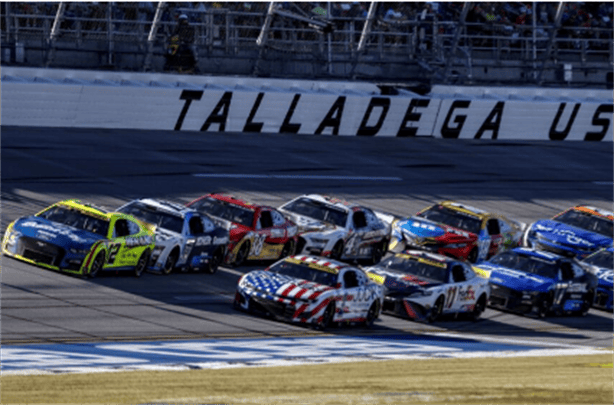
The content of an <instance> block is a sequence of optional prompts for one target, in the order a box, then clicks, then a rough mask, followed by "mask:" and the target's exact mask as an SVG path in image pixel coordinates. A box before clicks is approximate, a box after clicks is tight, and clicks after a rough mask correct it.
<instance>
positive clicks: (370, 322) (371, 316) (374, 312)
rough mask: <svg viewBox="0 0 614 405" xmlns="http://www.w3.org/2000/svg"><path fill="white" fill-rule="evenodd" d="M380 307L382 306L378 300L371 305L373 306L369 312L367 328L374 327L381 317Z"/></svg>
mask: <svg viewBox="0 0 614 405" xmlns="http://www.w3.org/2000/svg"><path fill="white" fill-rule="evenodd" d="M379 307H380V304H379V301H378V300H375V301H373V304H371V306H370V307H369V312H367V319H366V320H365V326H366V327H367V328H371V327H373V323H374V322H375V320H376V319H377V316H378V315H379Z"/></svg>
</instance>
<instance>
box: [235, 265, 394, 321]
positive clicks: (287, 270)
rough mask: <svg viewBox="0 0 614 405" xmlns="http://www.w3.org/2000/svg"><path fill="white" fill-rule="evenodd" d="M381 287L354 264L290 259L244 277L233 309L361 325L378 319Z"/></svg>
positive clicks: (381, 298)
mask: <svg viewBox="0 0 614 405" xmlns="http://www.w3.org/2000/svg"><path fill="white" fill-rule="evenodd" d="M383 299H384V293H383V287H382V286H380V285H378V284H376V283H375V282H373V281H371V280H370V279H369V277H367V274H366V273H365V272H364V271H363V270H361V269H359V268H357V267H354V266H350V265H348V264H345V263H342V262H339V261H336V260H331V259H324V258H322V257H315V256H304V255H301V256H299V255H297V256H290V257H287V258H284V259H282V260H280V261H278V262H276V263H275V264H273V265H271V266H270V267H268V268H267V269H266V270H255V271H251V272H249V273H247V274H245V275H243V276H242V277H241V278H240V280H239V283H238V285H237V291H236V294H235V300H234V306H235V308H237V309H242V310H245V311H248V312H260V313H264V314H265V315H268V316H271V317H273V318H275V319H278V320H282V321H286V322H294V323H301V324H307V325H311V326H314V327H316V328H319V329H326V328H327V327H328V326H330V325H331V324H332V323H337V322H347V323H350V322H352V323H364V324H365V325H366V326H371V325H372V324H373V322H374V321H375V320H376V319H377V318H378V317H379V315H380V312H381V308H382V302H383Z"/></svg>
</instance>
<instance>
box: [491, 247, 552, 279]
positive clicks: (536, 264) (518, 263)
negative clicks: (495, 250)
mask: <svg viewBox="0 0 614 405" xmlns="http://www.w3.org/2000/svg"><path fill="white" fill-rule="evenodd" d="M490 262H491V263H493V264H496V265H498V266H501V267H507V268H510V269H514V270H520V271H524V272H525V273H531V274H537V275H538V276H542V277H547V278H552V279H554V278H556V276H557V272H558V266H557V264H556V263H552V262H547V261H544V260H541V259H540V258H538V257H535V256H528V255H521V254H518V253H516V252H503V253H499V254H498V255H497V256H495V257H493V258H492V259H490Z"/></svg>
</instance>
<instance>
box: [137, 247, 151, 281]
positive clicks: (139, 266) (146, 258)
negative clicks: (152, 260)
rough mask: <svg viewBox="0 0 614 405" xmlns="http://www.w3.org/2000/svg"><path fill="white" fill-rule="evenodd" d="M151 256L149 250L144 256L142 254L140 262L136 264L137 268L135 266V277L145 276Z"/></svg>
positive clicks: (146, 250)
mask: <svg viewBox="0 0 614 405" xmlns="http://www.w3.org/2000/svg"><path fill="white" fill-rule="evenodd" d="M149 255H150V252H149V249H145V251H144V252H143V254H141V257H139V261H138V262H137V263H136V266H134V276H135V277H141V274H143V272H144V271H145V269H146V268H147V263H149Z"/></svg>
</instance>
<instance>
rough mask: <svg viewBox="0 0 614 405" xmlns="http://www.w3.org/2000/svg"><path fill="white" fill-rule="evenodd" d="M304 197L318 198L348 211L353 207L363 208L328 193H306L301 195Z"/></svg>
mask: <svg viewBox="0 0 614 405" xmlns="http://www.w3.org/2000/svg"><path fill="white" fill-rule="evenodd" d="M301 197H303V198H309V199H312V200H316V201H319V202H322V203H325V204H328V205H332V206H334V207H336V208H339V209H341V210H343V211H346V212H350V211H351V210H352V209H353V208H362V207H360V206H359V205H358V204H354V203H351V202H348V201H345V200H341V199H338V198H335V197H329V196H326V195H320V194H305V195H303V196H301Z"/></svg>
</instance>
